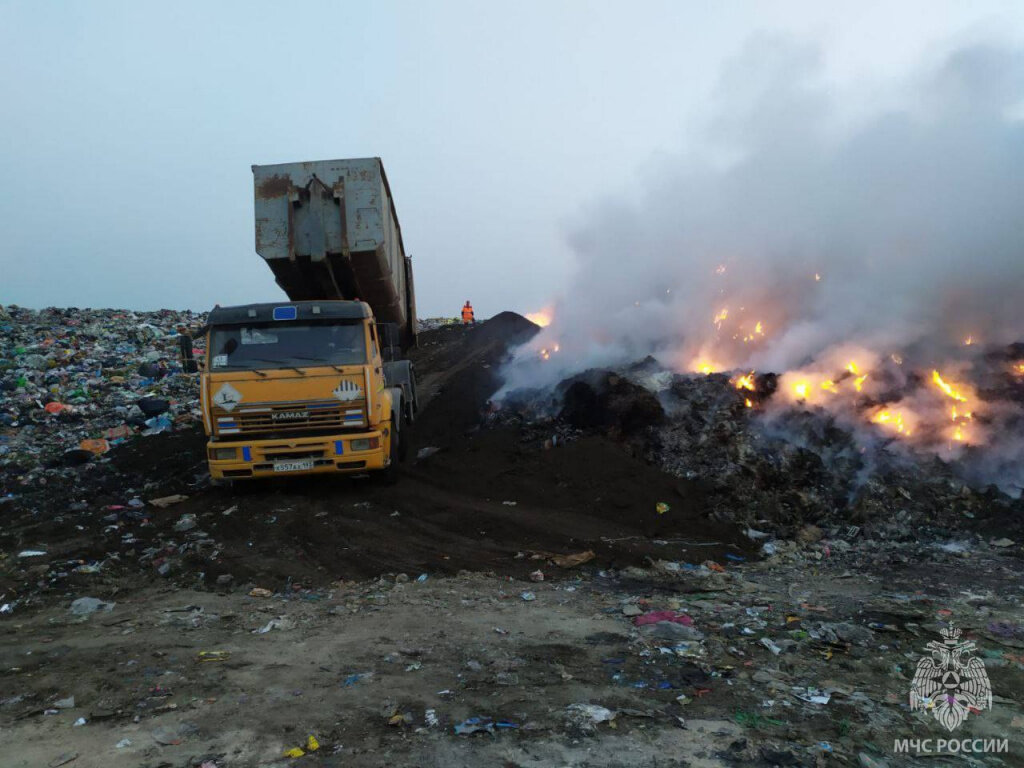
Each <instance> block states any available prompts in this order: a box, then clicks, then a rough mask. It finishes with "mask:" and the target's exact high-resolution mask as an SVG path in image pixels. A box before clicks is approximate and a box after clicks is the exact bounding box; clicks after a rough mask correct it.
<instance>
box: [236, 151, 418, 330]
mask: <svg viewBox="0 0 1024 768" xmlns="http://www.w3.org/2000/svg"><path fill="white" fill-rule="evenodd" d="M252 173H253V187H254V191H255V204H256V208H255V214H256V252H257V253H258V254H259V255H260V256H262V257H263V259H264V260H265V261H266V262H267V264H268V265H269V266H270V269H271V270H272V271H273V273H274V278H275V279H276V280H277V284H278V285H280V286H281V288H282V289H284V292H285V293H286V294H288V298H289V299H292V300H293V301H307V300H318V299H319V300H325V299H335V300H337V299H342V300H355V299H359V300H361V301H365V302H367V303H368V304H369V305H370V307H371V308H372V309H373V313H374V315H375V316H376V318H377V321H378V322H381V323H391V324H394V325H395V326H397V328H398V331H399V333H400V336H401V344H402V346H403V347H408V346H412V345H413V344H415V340H416V294H415V291H414V288H413V279H412V262H411V260H410V258H409V257H408V256H406V254H405V247H404V245H403V243H402V229H401V226H400V225H399V223H398V215H397V214H396V213H395V204H394V200H393V199H392V197H391V189H390V187H389V186H388V180H387V176H386V175H385V174H384V166H383V165H382V164H381V161H380V158H379V157H368V158H359V159H352V160H318V161H315V162H309V163H282V164H279V165H254V166H253V167H252Z"/></svg>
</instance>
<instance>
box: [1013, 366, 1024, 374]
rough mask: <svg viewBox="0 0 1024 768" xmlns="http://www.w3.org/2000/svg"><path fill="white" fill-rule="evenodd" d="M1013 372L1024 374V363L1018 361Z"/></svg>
mask: <svg viewBox="0 0 1024 768" xmlns="http://www.w3.org/2000/svg"><path fill="white" fill-rule="evenodd" d="M1013 372H1014V373H1019V374H1024V363H1017V364H1016V365H1015V366H1013Z"/></svg>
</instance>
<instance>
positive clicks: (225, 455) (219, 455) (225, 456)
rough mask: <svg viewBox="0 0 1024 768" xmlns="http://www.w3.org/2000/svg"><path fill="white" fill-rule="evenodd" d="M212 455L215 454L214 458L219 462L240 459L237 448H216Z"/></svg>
mask: <svg viewBox="0 0 1024 768" xmlns="http://www.w3.org/2000/svg"><path fill="white" fill-rule="evenodd" d="M211 453H212V454H213V458H214V459H217V460H219V461H225V460H230V459H236V458H238V449H237V448H214V449H213V450H212V451H211Z"/></svg>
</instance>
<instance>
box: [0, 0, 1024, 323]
mask: <svg viewBox="0 0 1024 768" xmlns="http://www.w3.org/2000/svg"><path fill="white" fill-rule="evenodd" d="M1022 29H1024V4H1022V3H1020V2H1019V0H1016V1H1015V2H970V3H968V2H963V0H949V1H946V2H943V1H941V0H903V1H902V2H877V3H871V2H864V1H863V0H859V1H858V2H847V3H838V2H829V3H821V2H818V1H817V0H806V1H805V2H749V3H744V2H730V3H710V2H682V1H681V0H667V1H666V2H650V1H649V2H637V3H621V2H599V1H596V0H595V1H591V2H568V1H562V2H555V1H553V0H546V1H545V2H524V1H523V0H516V2H508V3H500V4H499V3H492V2H478V1H475V2H423V1H422V0H420V1H419V2H379V1H376V0H375V1H374V2H367V1H364V2H359V3H355V2H339V1H337V0H336V1H335V2H312V1H311V0H305V1H304V2H302V3H295V4H288V3H282V2H280V1H279V0H278V1H277V2H273V3H271V2H255V1H254V0H247V1H246V2H216V3H210V2H201V3H200V2H175V3H167V2H160V3H156V2H145V1H144V0H130V1H129V2H98V1H96V2H58V1H57V0H52V1H51V2H41V1H40V0H25V2H7V1H6V0H0V116H2V120H0V232H2V235H0V303H3V304H11V303H15V304H21V305H25V306H32V307H42V306H50V305H56V306H93V307H98V306H115V307H129V308H134V309H154V308H159V307H173V308H193V309H208V308H209V307H211V306H212V305H213V304H214V303H220V304H234V303H246V302H250V301H259V300H273V299H275V298H278V297H280V296H281V295H282V294H281V293H280V291H279V290H278V289H277V287H276V285H275V284H274V282H273V279H272V277H271V273H270V270H269V269H268V268H267V267H266V265H265V264H264V263H263V261H262V260H261V259H260V258H259V257H258V256H257V255H256V253H255V251H254V249H253V223H252V175H251V171H250V165H252V164H254V163H256V164H264V163H280V162H291V161H299V160H319V159H331V158H338V157H365V156H375V155H376V156H380V157H381V158H382V159H383V161H384V165H385V168H386V169H387V172H388V176H389V180H390V182H391V187H392V191H393V192H394V195H395V198H396V205H397V210H398V215H399V218H400V220H401V223H402V228H403V233H404V236H405V243H406V248H407V250H408V252H409V253H411V254H412V256H413V259H414V265H415V270H416V287H417V301H418V305H419V312H420V316H421V317H425V316H436V315H442V314H444V315H455V314H456V313H457V312H458V308H459V306H460V305H461V303H462V302H463V301H464V300H465V299H467V298H469V299H472V300H473V302H474V304H475V305H476V307H477V311H478V316H489V315H491V314H494V313H496V312H499V311H501V310H504V309H513V310H517V311H521V312H526V311H531V310H534V309H537V308H539V307H541V306H542V305H544V304H545V303H547V302H548V300H549V299H550V298H551V297H553V296H555V295H557V294H558V293H559V292H560V291H561V290H562V289H563V288H564V285H565V282H566V277H567V275H568V273H569V271H570V269H571V266H572V259H573V254H572V251H571V249H570V247H569V245H568V239H567V232H568V230H569V229H570V227H571V225H572V222H573V221H574V220H576V219H577V218H578V217H580V216H581V213H582V212H583V211H584V210H585V209H587V208H588V207H590V206H592V205H593V204H594V202H595V201H597V200H600V199H602V198H607V197H609V196H618V195H626V196H630V195H632V194H634V193H635V189H636V187H637V185H638V183H639V179H640V178H641V176H642V174H643V172H644V169H645V168H648V169H649V168H651V166H652V165H656V164H657V163H658V158H659V157H663V156H665V155H666V154H676V153H680V152H682V151H684V150H685V149H686V148H687V142H688V141H690V139H691V137H692V136H693V135H694V133H695V130H696V129H697V127H698V126H700V125H701V123H702V121H703V120H704V119H706V117H707V113H708V110H707V108H706V106H707V104H708V100H709V98H711V95H712V94H713V92H714V91H715V88H716V84H717V83H718V82H719V77H720V74H721V71H722V67H723V64H725V63H727V62H728V61H729V60H730V59H731V58H732V57H734V56H736V55H737V54H738V53H739V52H740V51H741V50H742V49H743V46H744V45H745V44H746V43H747V42H748V41H749V40H750V39H751V38H752V36H755V35H765V34H767V35H777V36H783V37H785V38H788V39H792V40H795V41H798V42H806V43H808V44H810V45H815V46H818V47H819V48H820V50H821V52H822V57H823V60H824V71H825V73H826V77H828V78H829V79H830V80H832V81H834V82H835V84H836V86H837V88H838V87H842V88H844V89H845V90H846V92H849V93H857V92H861V93H865V94H867V93H872V92H875V91H884V87H885V83H886V82H887V81H889V80H890V79H893V78H896V77H902V76H906V75H907V74H908V72H909V71H911V70H913V69H914V68H915V67H917V66H919V65H920V62H921V61H922V60H925V59H927V58H928V57H929V56H938V55H939V52H940V51H943V50H947V49H948V48H950V47H951V46H953V45H956V44H958V43H961V42H963V41H964V40H969V39H973V38H975V37H992V36H996V37H998V38H1000V39H1004V40H1010V41H1019V38H1020V32H1021V30H1022ZM853 111H855V110H853ZM623 256H624V262H625V263H624V265H623V268H624V269H628V259H629V258H633V257H636V255H635V254H623Z"/></svg>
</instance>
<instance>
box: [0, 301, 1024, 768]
mask: <svg viewBox="0 0 1024 768" xmlns="http://www.w3.org/2000/svg"><path fill="white" fill-rule="evenodd" d="M531 332H532V326H529V324H525V322H524V321H522V319H521V318H518V317H517V316H514V315H502V316H499V317H498V318H495V319H494V320H492V321H491V322H489V323H487V324H483V325H482V326H480V327H477V328H472V329H468V330H465V329H461V328H453V329H447V328H444V329H440V330H437V331H432V332H429V333H425V334H423V340H422V345H421V348H420V350H418V352H417V365H418V366H419V369H420V375H421V388H422V391H423V394H424V404H425V407H424V408H423V411H422V413H421V415H420V419H419V420H418V424H417V426H416V428H415V440H416V445H415V446H414V449H415V450H414V454H415V453H416V452H419V451H420V450H422V449H424V448H431V449H437V450H436V451H434V452H430V453H431V455H429V456H426V457H424V458H422V459H419V460H415V459H410V461H409V463H408V465H407V466H406V467H405V470H404V476H403V477H402V480H401V482H400V483H399V484H398V485H397V486H394V487H384V486H381V485H379V484H377V483H375V482H373V481H372V480H363V479H355V480H347V479H342V480H338V479H327V480H317V481H315V482H310V481H303V480H301V479H299V478H296V479H293V480H289V481H287V482H283V483H274V484H270V483H266V484H265V483H259V484H253V485H251V486H244V487H237V488H235V489H223V488H209V487H208V485H207V483H206V482H205V480H204V479H203V478H202V468H203V466H202V465H203V438H202V436H201V435H200V434H199V433H197V432H195V431H190V430H181V431H177V432H173V433H171V434H168V435H158V436H155V437H152V438H148V439H145V440H139V441H136V442H133V443H131V444H129V445H126V446H124V447H122V448H118V449H116V450H115V451H113V452H112V453H111V455H110V458H109V462H107V463H106V465H104V466H100V467H94V468H91V469H89V470H87V471H84V472H83V474H82V476H81V478H80V481H79V482H78V483H77V484H75V485H74V486H69V487H64V488H57V487H51V488H47V489H45V490H40V491H39V492H38V493H37V494H36V495H35V496H29V497H28V499H27V501H26V502H24V503H18V504H17V505H8V509H7V510H6V511H5V512H4V514H5V515H6V517H5V526H4V530H3V531H2V532H0V551H2V552H3V553H4V554H5V556H4V558H3V560H0V594H2V595H3V597H2V598H0V603H2V602H4V601H5V600H12V599H13V598H15V597H17V598H18V600H19V601H18V603H17V604H16V606H15V610H14V611H13V612H11V613H7V614H3V615H0V765H3V766H8V765H9V766H33V767H34V766H49V765H52V766H57V765H70V766H73V767H74V768H79V766H86V767H89V768H92V767H93V766H97V767H98V766H103V768H107V767H108V766H110V767H117V766H133V767H135V766H140V767H143V766H144V767H146V768H157V767H158V766H164V767H167V768H178V767H179V766H180V767H182V768H184V767H185V766H189V767H190V768H191V767H192V766H205V768H213V767H214V766H216V767H218V768H224V767H225V766H272V765H281V766H284V765H299V766H301V765H307V766H376V765H400V766H476V765H499V766H523V767H524V768H525V767H526V766H531V767H532V766H548V765H553V766H639V765H644V766H647V765H649V766H712V765H715V766H717V765H729V766H773V765H800V766H803V765H806V766H816V765H824V764H837V765H862V766H873V765H900V764H904V763H906V764H910V758H908V757H906V756H901V755H897V754H894V751H893V742H894V740H896V739H902V738H911V739H913V738H917V739H924V738H933V739H937V738H945V737H947V736H948V735H949V734H948V733H947V732H946V731H945V730H944V729H942V728H941V727H940V726H939V725H938V724H937V723H936V722H935V721H934V719H933V718H932V717H931V715H930V713H927V712H913V711H911V710H910V707H909V705H908V692H909V687H910V681H911V679H912V678H913V675H914V668H915V665H916V664H917V660H918V659H919V658H920V656H921V655H922V654H923V653H926V649H925V646H926V644H927V643H928V642H929V641H932V640H937V639H940V637H939V634H938V629H939V627H940V625H941V624H942V623H943V622H946V621H949V620H953V621H955V622H957V624H958V625H959V626H960V627H961V628H962V629H963V630H964V631H965V633H966V634H967V635H968V636H970V637H971V638H972V639H973V640H975V642H976V643H977V646H978V650H977V655H978V656H979V657H981V658H982V659H983V661H984V663H985V666H986V670H987V674H988V676H989V678H990V679H991V684H992V689H993V694H994V702H993V707H992V709H991V710H990V711H989V710H985V711H983V712H981V713H979V714H977V715H972V716H971V718H970V719H969V720H968V722H967V723H966V724H965V725H964V726H962V728H961V729H960V730H959V731H957V733H956V734H955V735H957V736H960V737H971V738H988V739H1007V741H1008V748H1009V752H1008V753H1002V754H987V755H971V756H968V757H966V758H965V757H964V756H959V757H935V758H930V762H929V763H928V764H929V765H942V764H950V765H962V764H963V763H964V762H965V760H966V761H967V762H968V763H970V762H971V761H973V762H974V763H975V764H985V765H1022V764H1024V710H1022V706H1024V701H1022V699H1024V629H1022V626H1024V625H1022V622H1024V615H1022V614H1024V610H1022V607H1021V606H1022V597H1024V595H1022V591H1024V581H1022V579H1021V575H1022V570H1024V568H1022V563H1021V560H1020V547H1019V544H1015V545H1005V544H1000V545H999V546H996V545H995V544H994V543H993V537H992V536H991V535H988V534H987V533H985V534H980V533H971V532H967V531H949V535H948V537H947V542H946V546H943V545H942V544H941V543H936V542H934V541H931V540H927V541H926V540H924V539H923V538H922V539H921V540H920V541H915V540H914V537H913V535H910V536H908V537H904V538H903V540H901V541H898V542H897V541H889V540H881V539H873V538H870V537H868V538H866V537H865V534H863V533H861V534H858V533H857V532H856V531H847V530H846V529H845V527H839V528H835V529H825V530H820V529H814V528H813V527H808V528H807V529H806V530H804V531H803V532H802V533H801V535H800V536H799V537H797V540H794V541H792V542H780V543H779V546H778V547H777V552H776V554H775V555H774V556H772V557H768V558H766V559H759V555H758V554H757V552H758V548H759V543H758V542H754V541H752V540H751V539H750V538H749V537H748V536H747V535H745V534H744V531H743V529H742V528H741V527H740V526H736V525H730V524H728V523H724V522H717V521H714V520H712V519H709V516H708V514H707V510H706V508H705V506H704V497H703V493H704V491H703V490H702V488H701V486H700V485H699V484H695V483H692V482H688V481H686V480H682V479H680V478H677V477H675V476H672V475H668V474H665V473H664V472H662V471H661V470H659V469H657V468H655V467H653V466H651V465H649V464H648V463H646V462H645V461H643V460H642V459H641V458H638V457H637V456H635V455H633V454H634V452H633V451H631V450H630V449H629V447H628V446H627V445H626V444H625V443H623V442H621V441H619V440H616V439H615V438H614V436H608V435H607V434H604V433H602V432H598V431H594V432H587V431H586V430H582V431H579V433H578V434H577V435H575V436H574V439H572V440H571V441H567V442H562V443H561V444H560V445H556V446H554V447H551V446H550V443H549V440H550V437H551V434H550V431H548V430H547V427H538V426H531V425H522V424H517V423H509V422H504V421H501V420H492V419H490V418H489V414H490V409H489V407H488V404H487V398H488V397H489V396H490V394H491V393H492V392H493V391H494V388H495V382H496V379H495V367H496V366H497V364H498V363H499V361H500V359H501V357H502V356H503V355H504V354H505V351H506V349H507V347H508V345H509V344H511V343H515V342H516V341H517V340H521V339H522V338H525V337H528V335H529V334H530V333H531ZM556 442H557V441H556ZM172 493H181V494H184V495H187V496H188V497H189V498H188V499H186V500H184V501H181V502H180V503H177V504H174V505H172V506H169V507H167V508H164V509H160V508H153V507H151V506H146V507H143V508H141V509H140V508H139V507H137V506H132V505H131V504H130V503H129V502H130V500H131V499H133V498H136V497H141V498H142V499H151V498H154V497H157V496H163V495H169V494H172ZM658 502H664V503H666V504H668V505H669V510H668V511H667V512H665V513H658V512H657V510H656V505H657V503H658ZM12 507H13V508H12ZM32 548H39V549H40V550H45V553H46V554H45V555H44V556H33V557H27V558H20V557H18V553H19V552H21V551H24V550H26V549H32ZM583 553H593V555H592V558H590V559H589V560H587V559H586V558H588V557H590V555H584V554H583ZM574 555H575V556H578V559H580V560H586V561H585V562H582V563H579V564H577V563H576V561H574V560H573V559H571V556H574ZM566 557H569V558H570V559H568V560H566V559H564V558H566ZM86 562H90V563H91V562H101V563H102V566H101V567H99V568H98V569H96V570H95V571H93V570H92V569H89V568H87V569H84V571H82V570H79V572H76V571H75V567H74V564H75V563H86ZM705 563H706V564H707V565H702V564H705ZM537 571H540V572H541V573H543V575H544V578H543V580H542V581H536V580H534V579H535V578H537V577H536V576H534V577H533V578H531V574H533V573H535V572H537ZM420 578H422V579H423V580H422V581H421V580H420ZM254 589H255V590H256V592H255V594H251V593H252V592H253V590H254ZM86 596H87V597H94V598H98V599H100V600H103V601H106V602H108V603H115V605H113V607H112V608H110V609H109V610H107V609H106V608H105V607H103V608H100V610H98V611H96V612H94V613H91V614H89V615H85V616H79V615H76V614H75V613H73V612H72V611H71V610H70V608H71V605H72V601H74V600H76V599H78V598H82V597H86ZM654 611H667V612H670V613H668V614H667V617H668V618H671V620H670V621H663V622H661V623H651V624H646V625H643V621H644V619H643V618H642V617H644V616H645V615H648V614H650V613H652V612H654ZM664 616H666V615H665V614H663V617H664ZM638 622H639V623H638ZM71 697H73V699H74V700H73V702H72V701H70V698H71ZM472 718H477V720H475V721H473V720H471V719H472ZM76 723H81V724H78V725H76ZM311 736H312V737H313V738H315V740H316V744H317V745H318V748H317V749H315V750H312V751H311V750H309V749H308V747H309V746H310V744H309V738H310V737H311ZM296 748H299V749H301V750H302V751H303V752H304V753H305V754H303V755H301V756H294V757H289V756H286V754H285V753H286V752H287V751H288V750H293V749H296ZM294 754H296V755H297V753H294Z"/></svg>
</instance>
